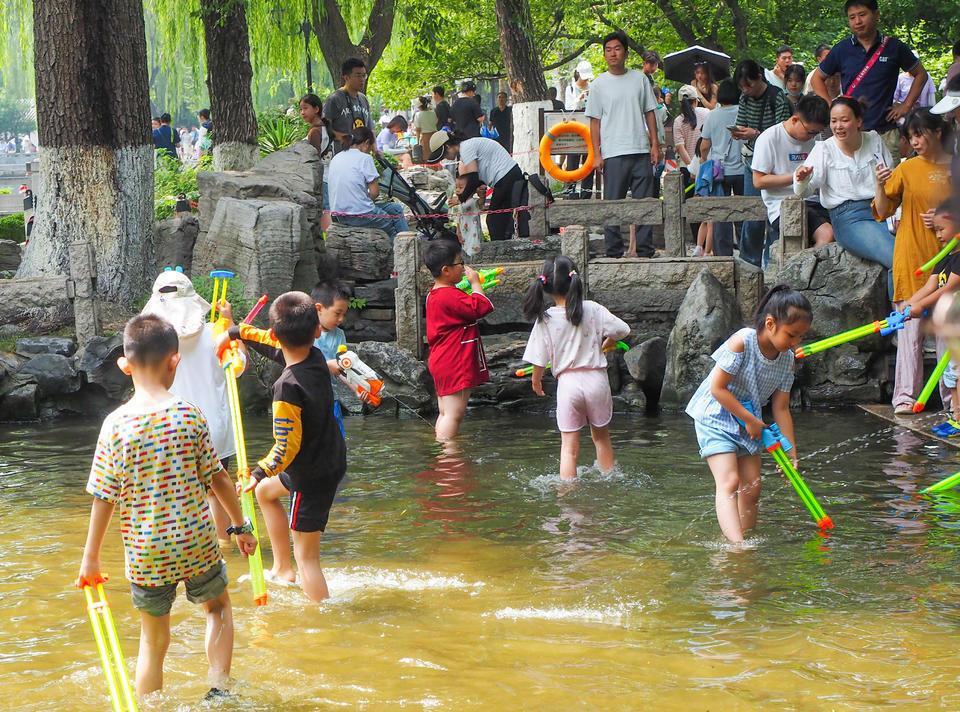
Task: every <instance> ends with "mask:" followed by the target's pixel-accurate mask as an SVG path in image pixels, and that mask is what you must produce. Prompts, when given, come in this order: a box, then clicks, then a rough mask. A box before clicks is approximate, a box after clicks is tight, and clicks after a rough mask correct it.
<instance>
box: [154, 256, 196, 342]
mask: <svg viewBox="0 0 960 712" xmlns="http://www.w3.org/2000/svg"><path fill="white" fill-rule="evenodd" d="M209 311H210V304H209V302H207V301H206V300H205V299H204V298H203V297H201V296H200V295H199V294H197V292H196V290H195V289H194V288H193V283H192V282H191V281H190V278H189V277H187V275H185V274H184V273H183V272H179V271H177V270H174V269H166V270H164V271H163V272H161V273H160V275H159V276H158V277H157V279H156V280H155V281H154V283H153V290H152V294H151V296H150V301H148V302H147V303H146V305H145V306H144V307H143V309H142V310H141V312H140V313H141V314H155V315H157V316H162V317H163V318H164V319H166V320H167V321H169V322H170V323H171V324H173V328H174V329H176V330H177V335H178V336H179V337H181V338H183V337H185V336H193V335H194V334H197V333H199V332H200V330H201V329H202V328H203V325H204V322H205V321H206V315H207V313H208V312H209Z"/></svg>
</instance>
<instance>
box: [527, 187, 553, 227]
mask: <svg viewBox="0 0 960 712" xmlns="http://www.w3.org/2000/svg"><path fill="white" fill-rule="evenodd" d="M529 193H530V200H529V202H530V237H531V238H532V239H538V240H542V239H543V238H545V237H546V236H547V235H549V234H550V225H549V224H548V223H547V198H546V196H545V195H541V193H540V191H538V190H536V189H534V188H533V186H531V187H530V189H529Z"/></svg>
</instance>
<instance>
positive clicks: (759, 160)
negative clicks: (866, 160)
mask: <svg viewBox="0 0 960 712" xmlns="http://www.w3.org/2000/svg"><path fill="white" fill-rule="evenodd" d="M829 118H830V107H829V106H828V105H827V102H826V101H824V100H823V99H821V98H820V97H819V96H817V95H815V94H806V95H804V96H802V97H801V98H800V101H798V102H797V110H796V112H795V113H794V114H793V116H791V117H790V118H789V119H787V120H786V121H784V122H783V123H779V124H774V125H773V126H771V127H770V128H768V129H767V130H766V131H764V132H763V133H762V134H760V136H759V137H758V138H757V143H756V145H755V147H754V150H753V163H752V168H753V184H754V185H755V186H756V187H757V188H759V189H760V197H762V198H763V203H764V205H766V206H767V219H768V221H769V223H770V235H769V238H768V240H767V244H768V245H769V244H771V243H773V242H776V240H778V239H779V237H780V204H781V203H782V202H783V199H784V198H786V197H787V196H788V195H792V194H793V174H794V173H795V172H796V170H797V168H799V167H800V166H802V165H803V162H804V161H806V160H807V156H808V155H809V153H810V151H811V150H813V145H814V143H815V141H814V139H815V138H816V137H817V134H819V133H820V132H821V131H823V129H824V127H825V126H826V125H827V122H828V121H829ZM806 209H807V227H808V229H809V233H810V236H811V238H812V241H813V244H814V245H815V246H820V245H825V244H827V243H828V242H833V227H832V226H831V225H830V215H829V213H828V212H827V210H826V209H825V208H824V207H823V206H822V205H820V202H819V196H812V197H811V198H807V201H806Z"/></svg>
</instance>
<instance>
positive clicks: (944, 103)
mask: <svg viewBox="0 0 960 712" xmlns="http://www.w3.org/2000/svg"><path fill="white" fill-rule="evenodd" d="M958 106H960V90H958V89H954V90H952V91H948V92H947V93H946V94H944V95H943V98H942V99H941V100H940V101H938V102H937V103H936V104H934V105H933V106H931V107H930V113H931V114H949V113H950V112H951V111H953V110H954V109H956V108H957V107H958Z"/></svg>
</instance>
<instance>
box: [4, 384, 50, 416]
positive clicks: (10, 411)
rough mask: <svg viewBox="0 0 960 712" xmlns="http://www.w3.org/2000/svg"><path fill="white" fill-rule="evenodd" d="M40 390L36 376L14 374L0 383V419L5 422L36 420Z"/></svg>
mask: <svg viewBox="0 0 960 712" xmlns="http://www.w3.org/2000/svg"><path fill="white" fill-rule="evenodd" d="M39 403H40V391H39V388H38V387H37V381H36V378H34V377H33V376H31V375H28V374H16V375H14V376H13V377H12V378H10V379H7V380H5V381H4V382H3V384H2V385H0V420H2V421H5V422H10V421H14V422H16V421H23V420H36V419H37V417H38V415H39V412H40V411H39Z"/></svg>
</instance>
